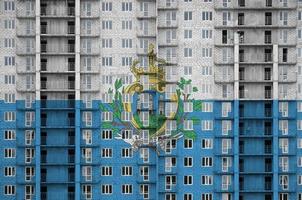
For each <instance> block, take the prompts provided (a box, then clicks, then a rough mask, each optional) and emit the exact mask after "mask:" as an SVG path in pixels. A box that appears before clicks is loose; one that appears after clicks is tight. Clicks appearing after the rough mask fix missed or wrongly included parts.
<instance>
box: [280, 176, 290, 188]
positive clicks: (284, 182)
mask: <svg viewBox="0 0 302 200" xmlns="http://www.w3.org/2000/svg"><path fill="white" fill-rule="evenodd" d="M288 182H289V180H288V175H280V176H279V184H280V186H281V187H282V189H283V190H288Z"/></svg>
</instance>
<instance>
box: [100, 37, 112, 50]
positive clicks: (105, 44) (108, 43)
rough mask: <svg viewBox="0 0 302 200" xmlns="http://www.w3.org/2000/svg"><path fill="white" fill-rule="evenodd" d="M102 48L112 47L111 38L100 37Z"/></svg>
mask: <svg viewBox="0 0 302 200" xmlns="http://www.w3.org/2000/svg"><path fill="white" fill-rule="evenodd" d="M102 48H112V38H107V39H102Z"/></svg>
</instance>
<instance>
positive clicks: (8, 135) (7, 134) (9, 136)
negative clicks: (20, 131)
mask: <svg viewBox="0 0 302 200" xmlns="http://www.w3.org/2000/svg"><path fill="white" fill-rule="evenodd" d="M4 140H16V131H15V130H5V131H4Z"/></svg>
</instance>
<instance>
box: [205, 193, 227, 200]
mask: <svg viewBox="0 0 302 200" xmlns="http://www.w3.org/2000/svg"><path fill="white" fill-rule="evenodd" d="M201 200H213V195H212V194H211V193H203V194H201ZM222 200H225V199H222Z"/></svg>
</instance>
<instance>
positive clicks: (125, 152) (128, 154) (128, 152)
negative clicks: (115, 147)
mask: <svg viewBox="0 0 302 200" xmlns="http://www.w3.org/2000/svg"><path fill="white" fill-rule="evenodd" d="M132 156H133V151H132V149H131V148H123V149H122V158H132Z"/></svg>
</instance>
